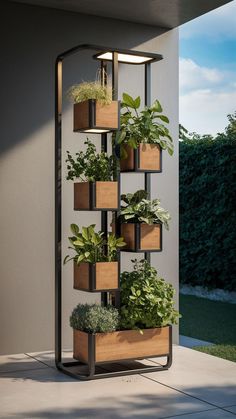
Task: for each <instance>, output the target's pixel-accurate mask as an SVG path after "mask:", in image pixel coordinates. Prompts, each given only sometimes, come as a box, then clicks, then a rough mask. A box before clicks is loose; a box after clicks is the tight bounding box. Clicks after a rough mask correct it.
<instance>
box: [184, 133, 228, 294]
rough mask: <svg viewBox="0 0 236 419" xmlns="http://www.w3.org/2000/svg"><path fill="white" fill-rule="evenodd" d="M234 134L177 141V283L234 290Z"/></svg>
mask: <svg viewBox="0 0 236 419" xmlns="http://www.w3.org/2000/svg"><path fill="white" fill-rule="evenodd" d="M235 190H236V136H234V135H231V136H228V137H227V136H226V135H224V134H222V135H218V137H217V138H216V139H215V140H212V139H204V140H186V141H183V142H180V281H181V283H189V284H191V285H202V286H205V287H208V288H222V289H226V290H229V291H231V290H236V263H235V259H236V228H235V227H236V225H235V224H236V223H235V221H236V213H235V209H236V200H235Z"/></svg>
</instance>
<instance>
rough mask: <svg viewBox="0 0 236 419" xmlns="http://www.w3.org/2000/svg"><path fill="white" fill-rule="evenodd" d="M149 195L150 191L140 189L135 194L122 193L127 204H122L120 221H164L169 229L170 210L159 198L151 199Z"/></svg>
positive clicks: (151, 222) (150, 222)
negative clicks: (164, 206)
mask: <svg viewBox="0 0 236 419" xmlns="http://www.w3.org/2000/svg"><path fill="white" fill-rule="evenodd" d="M147 197H148V193H147V192H146V191H144V190H139V191H137V192H135V193H134V194H131V193H128V194H126V195H121V200H122V201H124V202H125V204H126V205H125V206H124V205H122V206H121V211H120V221H121V222H122V223H127V222H132V223H146V224H156V223H163V224H164V226H165V228H166V229H167V230H169V221H170V214H169V212H168V211H166V210H165V209H163V208H162V207H161V206H160V200H159V199H153V200H152V201H150V200H149V199H147Z"/></svg>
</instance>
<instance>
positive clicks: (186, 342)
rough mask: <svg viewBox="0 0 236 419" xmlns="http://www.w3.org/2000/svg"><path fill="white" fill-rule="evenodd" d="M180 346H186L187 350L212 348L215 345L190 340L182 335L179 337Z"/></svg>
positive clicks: (198, 340) (203, 341) (204, 341)
mask: <svg viewBox="0 0 236 419" xmlns="http://www.w3.org/2000/svg"><path fill="white" fill-rule="evenodd" d="M179 344H180V346H186V347H187V348H193V347H194V346H212V345H214V343H211V342H207V341H206V340H200V339H195V338H190V337H188V336H183V335H180V337H179Z"/></svg>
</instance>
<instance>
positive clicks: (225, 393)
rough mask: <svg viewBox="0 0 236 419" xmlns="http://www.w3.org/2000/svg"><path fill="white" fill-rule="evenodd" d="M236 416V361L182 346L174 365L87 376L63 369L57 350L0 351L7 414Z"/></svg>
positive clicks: (1, 412) (60, 417)
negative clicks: (132, 372) (74, 375)
mask: <svg viewBox="0 0 236 419" xmlns="http://www.w3.org/2000/svg"><path fill="white" fill-rule="evenodd" d="M158 361H159V359H156V362H158ZM235 416H236V363H233V362H230V361H226V360H223V359H220V358H216V357H213V356H211V355H207V354H203V353H201V352H197V351H194V350H192V349H189V348H185V347H182V346H175V347H174V358H173V366H172V367H171V369H170V370H169V371H163V372H155V373H148V374H137V375H133V376H126V377H114V378H108V379H102V380H95V381H86V382H80V381H76V380H74V379H72V378H70V377H67V376H65V375H63V374H61V373H60V372H58V371H57V370H56V369H55V367H54V363H53V354H52V353H51V352H43V353H37V354H36V353H34V354H23V355H10V356H2V357H0V417H1V418H4V419H5V418H57V419H64V418H84V419H85V418H86V419H87V418H99V419H100V418H101V419H106V418H113V419H114V418H138V419H141V418H155V419H157V418H163V419H164V418H178V419H187V418H189V419H213V418H214V419H224V418H225V419H228V418H229V419H230V418H233V417H235Z"/></svg>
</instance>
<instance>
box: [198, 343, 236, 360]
mask: <svg viewBox="0 0 236 419" xmlns="http://www.w3.org/2000/svg"><path fill="white" fill-rule="evenodd" d="M192 349H194V350H195V351H199V352H204V353H205V354H209V355H213V356H217V357H218V358H223V359H228V361H232V362H236V345H212V346H194V347H193V348H192Z"/></svg>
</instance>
